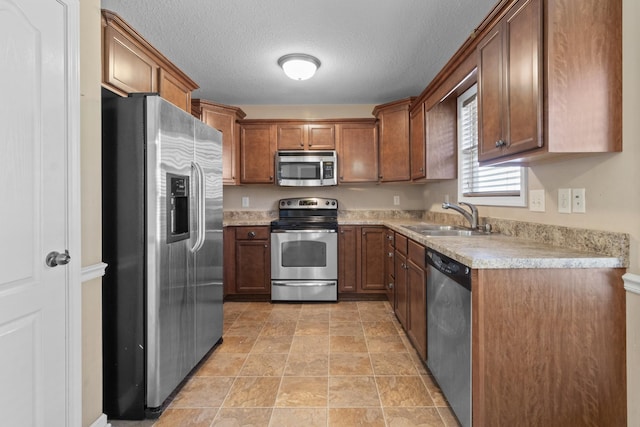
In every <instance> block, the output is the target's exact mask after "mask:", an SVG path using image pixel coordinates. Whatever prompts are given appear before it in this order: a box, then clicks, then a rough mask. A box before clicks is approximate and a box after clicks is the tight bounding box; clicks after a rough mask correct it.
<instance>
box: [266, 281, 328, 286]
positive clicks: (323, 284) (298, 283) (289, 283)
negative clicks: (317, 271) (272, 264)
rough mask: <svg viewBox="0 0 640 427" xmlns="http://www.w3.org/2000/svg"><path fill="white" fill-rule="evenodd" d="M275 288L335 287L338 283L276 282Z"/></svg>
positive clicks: (273, 283)
mask: <svg viewBox="0 0 640 427" xmlns="http://www.w3.org/2000/svg"><path fill="white" fill-rule="evenodd" d="M271 284H272V285H273V286H290V287H304V286H335V284H336V282H295V283H294V282H274V281H272V282H271Z"/></svg>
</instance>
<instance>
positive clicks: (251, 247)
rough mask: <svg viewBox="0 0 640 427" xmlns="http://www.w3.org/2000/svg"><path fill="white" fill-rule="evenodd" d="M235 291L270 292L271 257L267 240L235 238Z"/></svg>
mask: <svg viewBox="0 0 640 427" xmlns="http://www.w3.org/2000/svg"><path fill="white" fill-rule="evenodd" d="M235 256H236V260H235V261H236V265H235V268H236V292H238V293H245V294H246V293H252V294H265V293H269V292H270V284H271V257H270V253H269V241H268V240H236V247H235Z"/></svg>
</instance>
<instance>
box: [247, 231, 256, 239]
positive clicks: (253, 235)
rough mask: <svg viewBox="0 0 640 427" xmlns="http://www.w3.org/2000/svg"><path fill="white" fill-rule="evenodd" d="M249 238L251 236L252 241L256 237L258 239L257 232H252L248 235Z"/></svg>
mask: <svg viewBox="0 0 640 427" xmlns="http://www.w3.org/2000/svg"><path fill="white" fill-rule="evenodd" d="M247 236H249V238H250V239H253V238H254V237H256V232H255V231H250V232H248V233H247Z"/></svg>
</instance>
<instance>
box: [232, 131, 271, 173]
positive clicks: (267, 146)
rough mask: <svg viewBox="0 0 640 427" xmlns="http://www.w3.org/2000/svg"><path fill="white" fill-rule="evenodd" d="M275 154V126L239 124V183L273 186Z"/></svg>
mask: <svg viewBox="0 0 640 427" xmlns="http://www.w3.org/2000/svg"><path fill="white" fill-rule="evenodd" d="M275 152H276V125H274V124H269V123H259V122H256V123H253V124H250V123H241V125H240V183H241V184H273V183H274V170H275V165H274V162H275Z"/></svg>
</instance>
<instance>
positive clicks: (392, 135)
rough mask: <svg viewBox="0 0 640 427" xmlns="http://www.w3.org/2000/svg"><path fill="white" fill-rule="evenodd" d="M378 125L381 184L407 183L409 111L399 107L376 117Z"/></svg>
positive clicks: (409, 174) (408, 173)
mask: <svg viewBox="0 0 640 427" xmlns="http://www.w3.org/2000/svg"><path fill="white" fill-rule="evenodd" d="M378 118H379V123H380V125H379V126H380V173H379V176H378V178H379V179H380V181H381V182H393V181H409V180H410V179H411V171H410V160H409V157H410V155H409V111H408V106H400V107H396V108H393V109H389V110H387V111H381V112H380V114H379V115H378Z"/></svg>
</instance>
